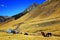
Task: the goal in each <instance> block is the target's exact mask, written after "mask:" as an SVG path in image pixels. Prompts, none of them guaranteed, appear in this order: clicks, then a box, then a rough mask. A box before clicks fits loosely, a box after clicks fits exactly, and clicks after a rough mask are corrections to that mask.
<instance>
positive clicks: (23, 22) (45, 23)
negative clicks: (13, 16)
mask: <svg viewBox="0 0 60 40" xmlns="http://www.w3.org/2000/svg"><path fill="white" fill-rule="evenodd" d="M17 25H19V26H18V29H17V30H18V31H20V32H22V34H8V33H6V32H5V33H4V32H1V33H0V34H1V39H2V40H11V39H12V40H17V39H18V40H60V0H49V1H48V0H46V2H44V3H43V4H41V5H38V6H37V7H36V8H34V9H32V10H31V11H30V12H28V13H26V14H25V15H24V16H22V17H20V18H18V19H17V20H13V21H11V22H8V23H6V24H4V25H0V30H4V31H7V30H8V29H12V30H13V29H15V28H16V26H17ZM41 32H45V33H52V37H43V36H42V34H41ZM24 33H28V35H24ZM54 35H57V36H54ZM3 38H4V39H3Z"/></svg>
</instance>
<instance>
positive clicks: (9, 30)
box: [7, 29, 19, 34]
mask: <svg viewBox="0 0 60 40" xmlns="http://www.w3.org/2000/svg"><path fill="white" fill-rule="evenodd" d="M7 33H13V34H17V33H19V32H16V31H15V30H11V29H8V30H7Z"/></svg>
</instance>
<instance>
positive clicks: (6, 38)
mask: <svg viewBox="0 0 60 40" xmlns="http://www.w3.org/2000/svg"><path fill="white" fill-rule="evenodd" d="M0 39H1V40H60V37H54V36H52V37H43V36H30V35H20V34H14V35H13V34H5V35H3V36H0Z"/></svg>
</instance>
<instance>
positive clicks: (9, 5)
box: [0, 0, 45, 16]
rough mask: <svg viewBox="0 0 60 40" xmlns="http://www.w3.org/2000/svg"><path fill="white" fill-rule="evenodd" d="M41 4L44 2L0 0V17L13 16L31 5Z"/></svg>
mask: <svg viewBox="0 0 60 40" xmlns="http://www.w3.org/2000/svg"><path fill="white" fill-rule="evenodd" d="M43 2H45V0H0V16H13V15H15V14H18V13H20V12H22V11H24V10H25V9H26V8H27V7H28V6H29V5H31V4H32V3H37V4H42V3H43Z"/></svg>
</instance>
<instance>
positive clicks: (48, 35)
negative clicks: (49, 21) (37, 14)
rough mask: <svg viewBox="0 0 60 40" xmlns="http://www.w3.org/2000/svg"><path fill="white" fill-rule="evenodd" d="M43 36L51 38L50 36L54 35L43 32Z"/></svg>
mask: <svg viewBox="0 0 60 40" xmlns="http://www.w3.org/2000/svg"><path fill="white" fill-rule="evenodd" d="M41 34H42V36H44V37H50V36H52V33H44V32H41Z"/></svg>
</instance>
